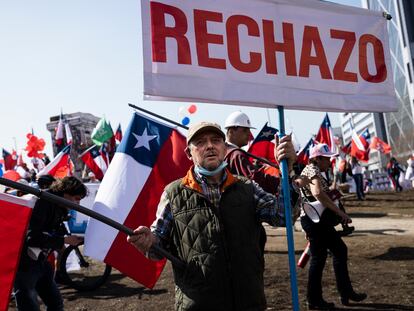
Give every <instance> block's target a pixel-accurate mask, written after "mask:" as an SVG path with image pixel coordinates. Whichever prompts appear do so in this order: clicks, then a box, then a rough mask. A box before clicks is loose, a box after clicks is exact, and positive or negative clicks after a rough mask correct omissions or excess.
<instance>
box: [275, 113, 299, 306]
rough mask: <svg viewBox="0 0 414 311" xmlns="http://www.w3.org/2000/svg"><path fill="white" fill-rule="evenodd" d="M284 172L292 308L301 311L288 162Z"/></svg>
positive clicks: (281, 125) (281, 124)
mask: <svg viewBox="0 0 414 311" xmlns="http://www.w3.org/2000/svg"><path fill="white" fill-rule="evenodd" d="M277 109H278V112H279V138H281V137H283V136H285V116H284V108H283V106H278V107H277ZM281 172H282V193H283V203H284V206H285V219H286V220H285V223H286V237H287V244H288V255H289V270H290V288H291V291H292V307H293V310H294V311H299V298H298V286H297V278H296V261H295V242H294V240H293V228H292V212H291V203H290V191H289V188H290V187H289V169H288V164H287V160H286V159H284V160H282V163H281Z"/></svg>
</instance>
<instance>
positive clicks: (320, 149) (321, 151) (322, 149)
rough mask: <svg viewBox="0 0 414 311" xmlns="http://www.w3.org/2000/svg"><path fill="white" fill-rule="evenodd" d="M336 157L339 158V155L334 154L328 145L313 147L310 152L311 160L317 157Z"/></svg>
mask: <svg viewBox="0 0 414 311" xmlns="http://www.w3.org/2000/svg"><path fill="white" fill-rule="evenodd" d="M319 156H321V157H329V158H330V157H336V156H338V154H337V153H335V152H332V151H331V150H330V149H329V146H328V145H327V144H317V145H316V146H313V147H312V148H311V150H310V155H309V159H312V158H316V157H319Z"/></svg>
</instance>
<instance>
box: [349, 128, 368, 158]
mask: <svg viewBox="0 0 414 311" xmlns="http://www.w3.org/2000/svg"><path fill="white" fill-rule="evenodd" d="M370 141H371V135H370V134H369V131H368V129H365V130H364V131H363V132H362V134H361V135H359V136H358V135H357V133H356V132H355V130H354V129H353V130H352V140H351V152H350V153H351V156H353V157H355V158H357V159H358V160H361V161H364V162H368V160H369V151H370V149H369V145H370Z"/></svg>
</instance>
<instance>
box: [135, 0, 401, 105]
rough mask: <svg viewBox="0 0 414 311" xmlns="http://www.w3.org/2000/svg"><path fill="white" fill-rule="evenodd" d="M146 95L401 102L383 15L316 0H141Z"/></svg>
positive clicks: (242, 101) (261, 101)
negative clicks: (396, 91) (396, 89)
mask: <svg viewBox="0 0 414 311" xmlns="http://www.w3.org/2000/svg"><path fill="white" fill-rule="evenodd" d="M141 3H142V10H141V12H142V30H143V48H144V95H145V96H146V98H149V99H157V100H159V99H161V100H176V101H190V102H213V103H222V104H237V105H248V106H257V107H276V106H279V105H282V106H284V107H286V108H288V109H305V110H321V111H367V112H368V111H373V112H374V111H375V112H380V111H395V110H396V109H397V104H396V99H395V93H394V84H393V77H392V71H391V63H390V52H389V46H388V33H387V28H386V23H387V20H386V19H385V18H384V17H383V16H382V14H381V13H380V12H374V11H369V10H365V9H360V8H354V7H348V6H342V5H337V4H332V3H324V2H321V1H316V0H209V1H205V0H191V1H183V0H155V1H149V0H142V1H141Z"/></svg>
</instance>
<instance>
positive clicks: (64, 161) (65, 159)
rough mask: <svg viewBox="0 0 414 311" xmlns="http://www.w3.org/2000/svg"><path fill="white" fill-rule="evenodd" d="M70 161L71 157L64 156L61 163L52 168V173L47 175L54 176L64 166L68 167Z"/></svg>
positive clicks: (49, 172)
mask: <svg viewBox="0 0 414 311" xmlns="http://www.w3.org/2000/svg"><path fill="white" fill-rule="evenodd" d="M68 159H69V155H68V154H64V155H63V156H62V158H60V160H59V162H57V163H56V165H55V166H54V167H52V169H51V170H50V171H48V172H47V174H49V175H52V176H54V175H55V173H56V171H57V170H58V169H59V168H61V167H62V166H65V165H68Z"/></svg>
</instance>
